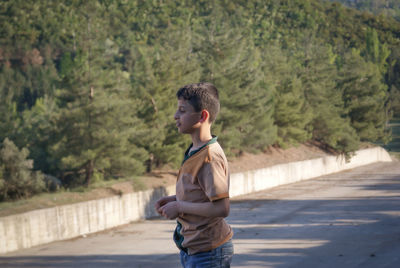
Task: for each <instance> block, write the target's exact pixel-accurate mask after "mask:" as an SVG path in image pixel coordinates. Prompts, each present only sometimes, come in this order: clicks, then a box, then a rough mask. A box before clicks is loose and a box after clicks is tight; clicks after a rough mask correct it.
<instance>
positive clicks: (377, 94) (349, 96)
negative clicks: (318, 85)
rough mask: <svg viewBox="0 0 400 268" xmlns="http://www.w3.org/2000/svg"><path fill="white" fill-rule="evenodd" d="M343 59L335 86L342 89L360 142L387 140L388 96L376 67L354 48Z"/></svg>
mask: <svg viewBox="0 0 400 268" xmlns="http://www.w3.org/2000/svg"><path fill="white" fill-rule="evenodd" d="M345 61H346V64H345V65H344V66H343V69H342V70H341V71H340V80H339V83H338V86H339V88H340V89H341V90H342V91H343V100H344V105H345V106H344V107H345V109H346V110H347V112H348V115H349V117H350V119H351V124H352V126H353V127H354V128H355V129H356V130H357V133H358V135H359V137H360V139H361V140H363V141H371V142H375V141H378V140H383V141H387V138H388V133H387V130H386V127H385V124H386V121H387V120H386V109H385V103H386V101H387V97H388V96H387V91H386V86H385V85H384V84H383V83H382V82H381V74H380V71H379V68H378V66H376V65H374V64H372V63H369V62H365V60H363V58H362V57H361V56H360V55H359V52H358V51H356V50H353V51H352V52H351V53H348V54H347V55H346V57H345Z"/></svg>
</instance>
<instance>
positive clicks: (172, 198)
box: [154, 195, 176, 215]
mask: <svg viewBox="0 0 400 268" xmlns="http://www.w3.org/2000/svg"><path fill="white" fill-rule="evenodd" d="M173 201H176V196H175V195H171V196H164V197H162V198H160V199H159V200H157V202H156V203H155V205H154V207H155V209H156V211H157V212H158V214H160V215H162V213H161V210H160V208H161V207H162V206H164V205H166V204H168V203H169V202H173Z"/></svg>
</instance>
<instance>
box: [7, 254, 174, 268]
mask: <svg viewBox="0 0 400 268" xmlns="http://www.w3.org/2000/svg"><path fill="white" fill-rule="evenodd" d="M0 267H2V268H17V267H18V268H24V267H29V268H36V267H45V268H54V267H60V268H70V267H71V268H72V267H73V268H103V267H110V268H111V267H112V268H114V267H134V268H166V267H171V268H175V267H180V263H179V256H178V255H177V254H166V255H87V256H18V257H0Z"/></svg>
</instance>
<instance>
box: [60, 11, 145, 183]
mask: <svg viewBox="0 0 400 268" xmlns="http://www.w3.org/2000/svg"><path fill="white" fill-rule="evenodd" d="M89 7H90V6H89ZM89 7H88V8H89ZM96 8H97V6H95V7H94V10H93V11H91V12H94V13H89V15H86V16H84V18H85V19H84V22H85V25H86V26H87V28H86V29H85V30H84V32H83V33H81V34H82V38H83V41H84V42H82V43H78V44H77V47H78V50H77V54H76V55H75V56H74V58H73V68H70V70H69V72H68V73H66V74H65V75H64V77H63V81H62V83H61V88H60V90H59V91H58V94H57V98H58V102H59V106H60V109H59V112H58V114H57V118H56V121H57V133H58V142H57V143H56V144H54V145H53V146H52V155H53V157H54V158H55V159H60V161H59V166H58V169H59V170H60V175H61V177H62V178H63V180H64V182H66V183H71V184H75V185H79V184H84V185H89V184H90V183H91V179H92V177H93V176H95V178H110V177H125V176H128V175H131V174H141V173H142V172H143V170H144V166H143V161H144V158H145V155H146V153H145V151H144V150H143V149H141V148H138V147H136V146H135V145H134V144H133V143H132V142H131V141H130V140H131V139H133V138H134V136H135V133H136V130H137V129H138V128H140V127H141V126H142V125H141V121H140V120H139V119H138V118H136V116H135V110H136V109H137V104H136V101H135V100H134V99H132V98H129V74H128V73H126V72H123V71H121V68H120V67H119V64H118V63H117V62H115V61H114V59H115V53H117V52H118V48H117V49H115V44H114V43H113V42H112V40H109V39H107V38H105V37H104V36H102V35H101V33H100V32H96V31H94V30H93V29H95V28H97V26H98V24H99V23H100V18H99V17H98V16H96V14H98V13H96V12H99V11H97V9H96ZM85 35H86V37H85Z"/></svg>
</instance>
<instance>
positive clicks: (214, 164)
mask: <svg viewBox="0 0 400 268" xmlns="http://www.w3.org/2000/svg"><path fill="white" fill-rule="evenodd" d="M198 181H199V184H200V187H201V188H202V189H203V191H204V192H205V194H206V195H207V197H208V199H209V200H210V201H215V200H218V199H223V198H227V197H229V173H228V167H227V163H225V161H224V160H223V159H222V158H219V157H213V159H212V160H211V161H209V162H206V163H204V165H203V166H202V167H201V169H200V170H199V173H198Z"/></svg>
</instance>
